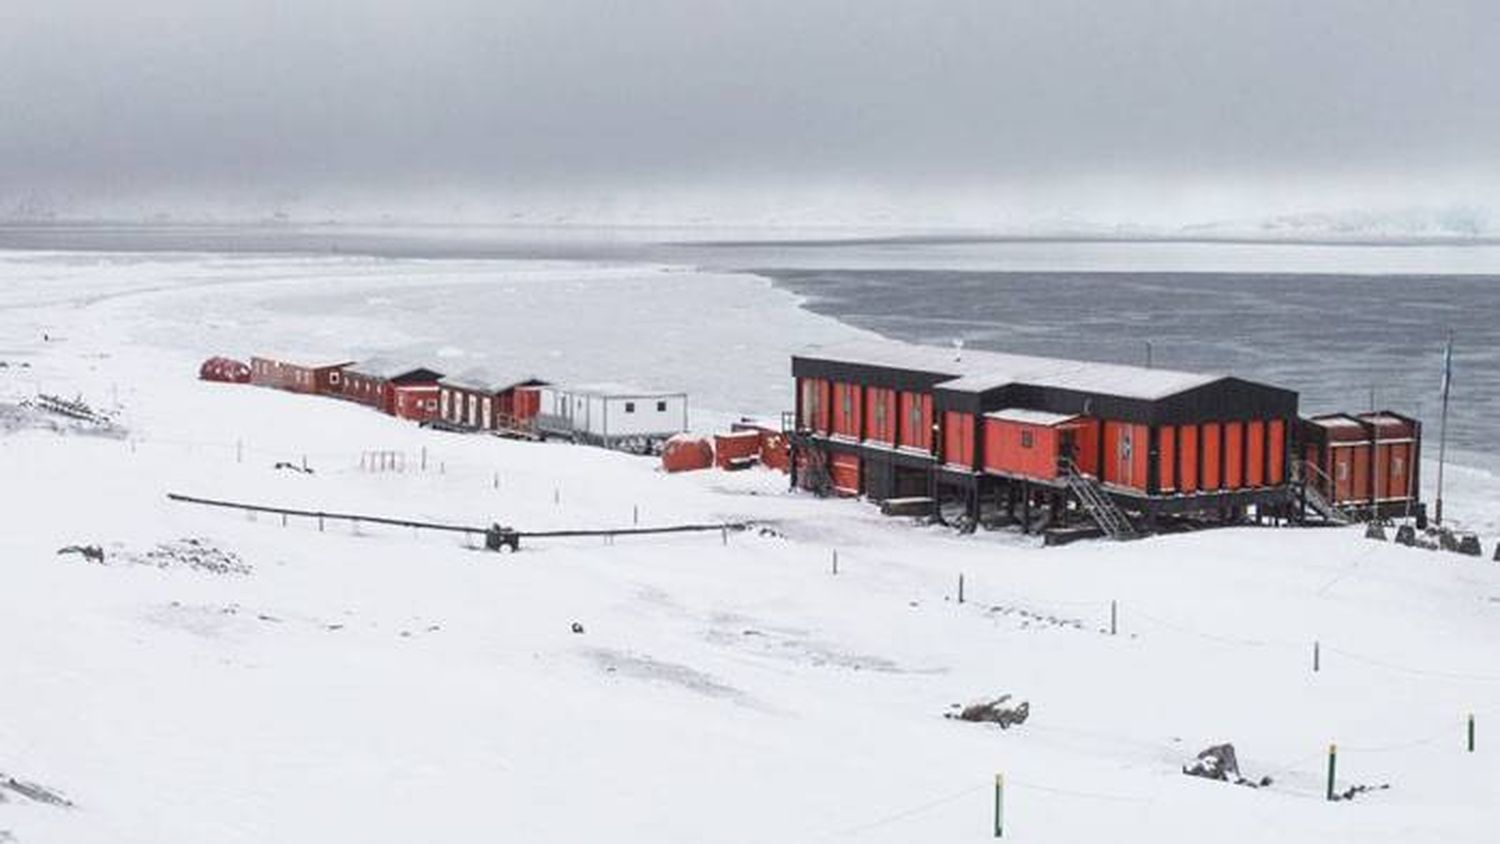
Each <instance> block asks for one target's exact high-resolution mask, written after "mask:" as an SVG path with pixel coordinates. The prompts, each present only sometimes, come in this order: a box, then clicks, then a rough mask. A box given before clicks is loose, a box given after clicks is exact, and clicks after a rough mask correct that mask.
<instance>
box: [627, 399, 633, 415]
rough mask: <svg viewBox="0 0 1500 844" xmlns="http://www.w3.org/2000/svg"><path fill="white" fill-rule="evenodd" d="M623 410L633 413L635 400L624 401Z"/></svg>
mask: <svg viewBox="0 0 1500 844" xmlns="http://www.w3.org/2000/svg"><path fill="white" fill-rule="evenodd" d="M625 412H626V413H635V402H633V401H628V402H625Z"/></svg>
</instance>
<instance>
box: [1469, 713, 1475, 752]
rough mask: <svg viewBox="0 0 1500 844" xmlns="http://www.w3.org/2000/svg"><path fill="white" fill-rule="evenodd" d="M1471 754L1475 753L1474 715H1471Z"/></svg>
mask: <svg viewBox="0 0 1500 844" xmlns="http://www.w3.org/2000/svg"><path fill="white" fill-rule="evenodd" d="M1469 752H1470V753H1473V752H1474V713H1472V712H1470V713H1469Z"/></svg>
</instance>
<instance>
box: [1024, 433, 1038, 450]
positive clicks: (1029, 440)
mask: <svg viewBox="0 0 1500 844" xmlns="http://www.w3.org/2000/svg"><path fill="white" fill-rule="evenodd" d="M1034 442H1035V440H1034V438H1033V437H1032V433H1031V432H1030V431H1027V430H1022V431H1021V448H1031V446H1032V444H1033V443H1034Z"/></svg>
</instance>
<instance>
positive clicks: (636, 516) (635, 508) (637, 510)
mask: <svg viewBox="0 0 1500 844" xmlns="http://www.w3.org/2000/svg"><path fill="white" fill-rule="evenodd" d="M630 523H631V524H633V525H639V524H640V523H641V505H639V504H632V505H631V506H630Z"/></svg>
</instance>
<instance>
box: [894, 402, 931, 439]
mask: <svg viewBox="0 0 1500 844" xmlns="http://www.w3.org/2000/svg"><path fill="white" fill-rule="evenodd" d="M898 425H899V431H900V436H901V442H900V443H899V444H900V445H902V446H905V447H907V448H917V449H921V450H922V451H930V450H932V396H931V395H928V394H924V393H902V394H901V418H900V419H899V420H898Z"/></svg>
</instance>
